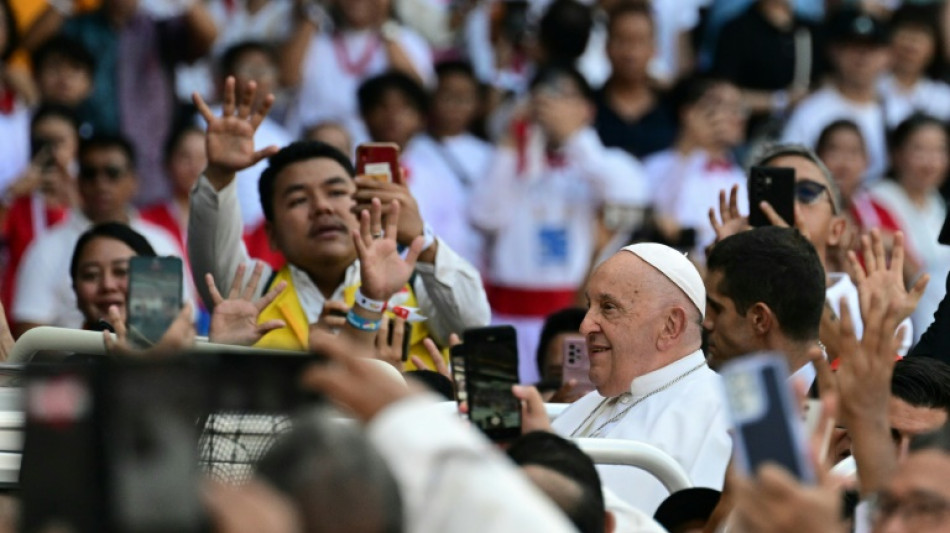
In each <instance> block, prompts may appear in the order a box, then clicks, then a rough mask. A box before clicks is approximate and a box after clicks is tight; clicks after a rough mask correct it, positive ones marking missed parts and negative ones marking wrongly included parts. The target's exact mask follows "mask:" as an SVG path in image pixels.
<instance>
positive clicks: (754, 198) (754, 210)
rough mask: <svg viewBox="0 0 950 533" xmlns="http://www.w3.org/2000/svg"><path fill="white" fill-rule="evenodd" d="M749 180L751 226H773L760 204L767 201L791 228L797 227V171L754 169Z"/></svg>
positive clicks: (790, 169) (781, 168)
mask: <svg viewBox="0 0 950 533" xmlns="http://www.w3.org/2000/svg"><path fill="white" fill-rule="evenodd" d="M750 174H751V176H750V179H749V224H750V225H752V226H753V227H761V226H771V225H772V222H771V221H769V219H768V217H767V216H765V213H764V212H763V211H762V210H761V209H759V204H760V203H761V202H762V201H766V202H768V203H769V205H771V206H772V208H773V209H775V211H776V212H777V213H778V214H779V216H781V217H782V219H783V220H785V222H788V224H789V225H790V226H794V225H795V169H793V168H787V167H752V169H751V171H750Z"/></svg>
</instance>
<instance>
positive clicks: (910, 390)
mask: <svg viewBox="0 0 950 533" xmlns="http://www.w3.org/2000/svg"><path fill="white" fill-rule="evenodd" d="M891 395H892V396H895V397H897V398H899V399H901V400H903V401H905V402H907V403H908V404H910V405H912V406H914V407H927V408H932V409H942V410H944V411H945V412H947V413H948V414H950V365H948V364H947V363H944V362H943V361H940V360H939V359H934V358H931V357H905V358H903V359H901V360H900V361H898V362H897V363H895V364H894V375H893V377H892V378H891Z"/></svg>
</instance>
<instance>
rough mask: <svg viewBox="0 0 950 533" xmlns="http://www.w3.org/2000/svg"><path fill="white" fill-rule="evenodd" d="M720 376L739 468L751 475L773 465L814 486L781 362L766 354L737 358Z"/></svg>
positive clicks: (775, 355)
mask: <svg viewBox="0 0 950 533" xmlns="http://www.w3.org/2000/svg"><path fill="white" fill-rule="evenodd" d="M719 374H720V375H721V376H722V383H723V386H724V387H725V391H726V404H727V405H728V407H729V412H730V414H731V415H732V421H733V426H734V427H735V432H734V436H735V442H736V447H735V450H736V463H737V464H738V467H739V468H740V469H741V470H742V471H743V472H745V473H746V474H747V475H754V474H755V472H756V471H757V470H758V468H759V466H761V465H762V464H763V463H766V462H772V463H777V464H779V465H781V466H782V467H784V468H785V469H786V470H788V471H789V472H791V473H792V474H793V475H794V476H795V477H796V478H798V479H799V480H800V481H803V482H805V483H812V482H814V479H815V475H814V470H813V469H812V465H811V462H810V461H809V460H808V453H807V437H806V435H805V429H804V425H803V421H802V417H801V415H799V413H798V409H797V408H796V406H795V395H794V393H793V391H792V388H791V385H790V384H789V383H788V376H789V374H788V363H787V362H786V361H785V357H783V356H782V355H781V354H778V353H769V352H764V353H758V354H752V355H748V356H744V357H740V358H738V359H734V360H731V361H729V362H727V363H725V364H724V365H723V366H722V368H721V369H720V370H719Z"/></svg>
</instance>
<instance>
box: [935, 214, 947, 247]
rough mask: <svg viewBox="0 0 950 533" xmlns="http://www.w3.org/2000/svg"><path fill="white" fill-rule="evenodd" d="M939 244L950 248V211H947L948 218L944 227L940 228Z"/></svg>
mask: <svg viewBox="0 0 950 533" xmlns="http://www.w3.org/2000/svg"><path fill="white" fill-rule="evenodd" d="M937 242H938V243H940V244H945V245H948V246H950V209H947V216H946V217H944V219H943V227H942V228H940V235H939V236H938V237H937Z"/></svg>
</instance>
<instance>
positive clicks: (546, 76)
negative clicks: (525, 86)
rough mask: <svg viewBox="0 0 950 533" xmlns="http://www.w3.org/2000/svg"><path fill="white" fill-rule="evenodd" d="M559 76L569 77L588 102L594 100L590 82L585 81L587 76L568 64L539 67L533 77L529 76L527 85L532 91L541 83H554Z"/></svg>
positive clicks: (541, 84)
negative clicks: (529, 80)
mask: <svg viewBox="0 0 950 533" xmlns="http://www.w3.org/2000/svg"><path fill="white" fill-rule="evenodd" d="M559 78H568V79H570V80H571V81H572V82H573V83H574V85H575V86H576V87H577V89H578V90H579V91H580V93H581V96H582V97H583V98H584V99H585V100H587V101H588V102H593V101H594V90H593V89H592V88H591V86H590V84H589V83H587V78H585V77H584V75H583V74H581V73H580V72H579V71H578V70H577V69H576V68H574V67H572V66H570V65H563V64H548V65H545V66H543V67H541V68H540V69H538V72H537V73H536V74H535V75H534V77H533V78H531V83H530V85H529V87H530V89H531V90H532V91H533V90H535V89H537V88H538V87H541V86H543V85H547V84H552V83H555V82H556V81H557V80H558V79H559Z"/></svg>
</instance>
